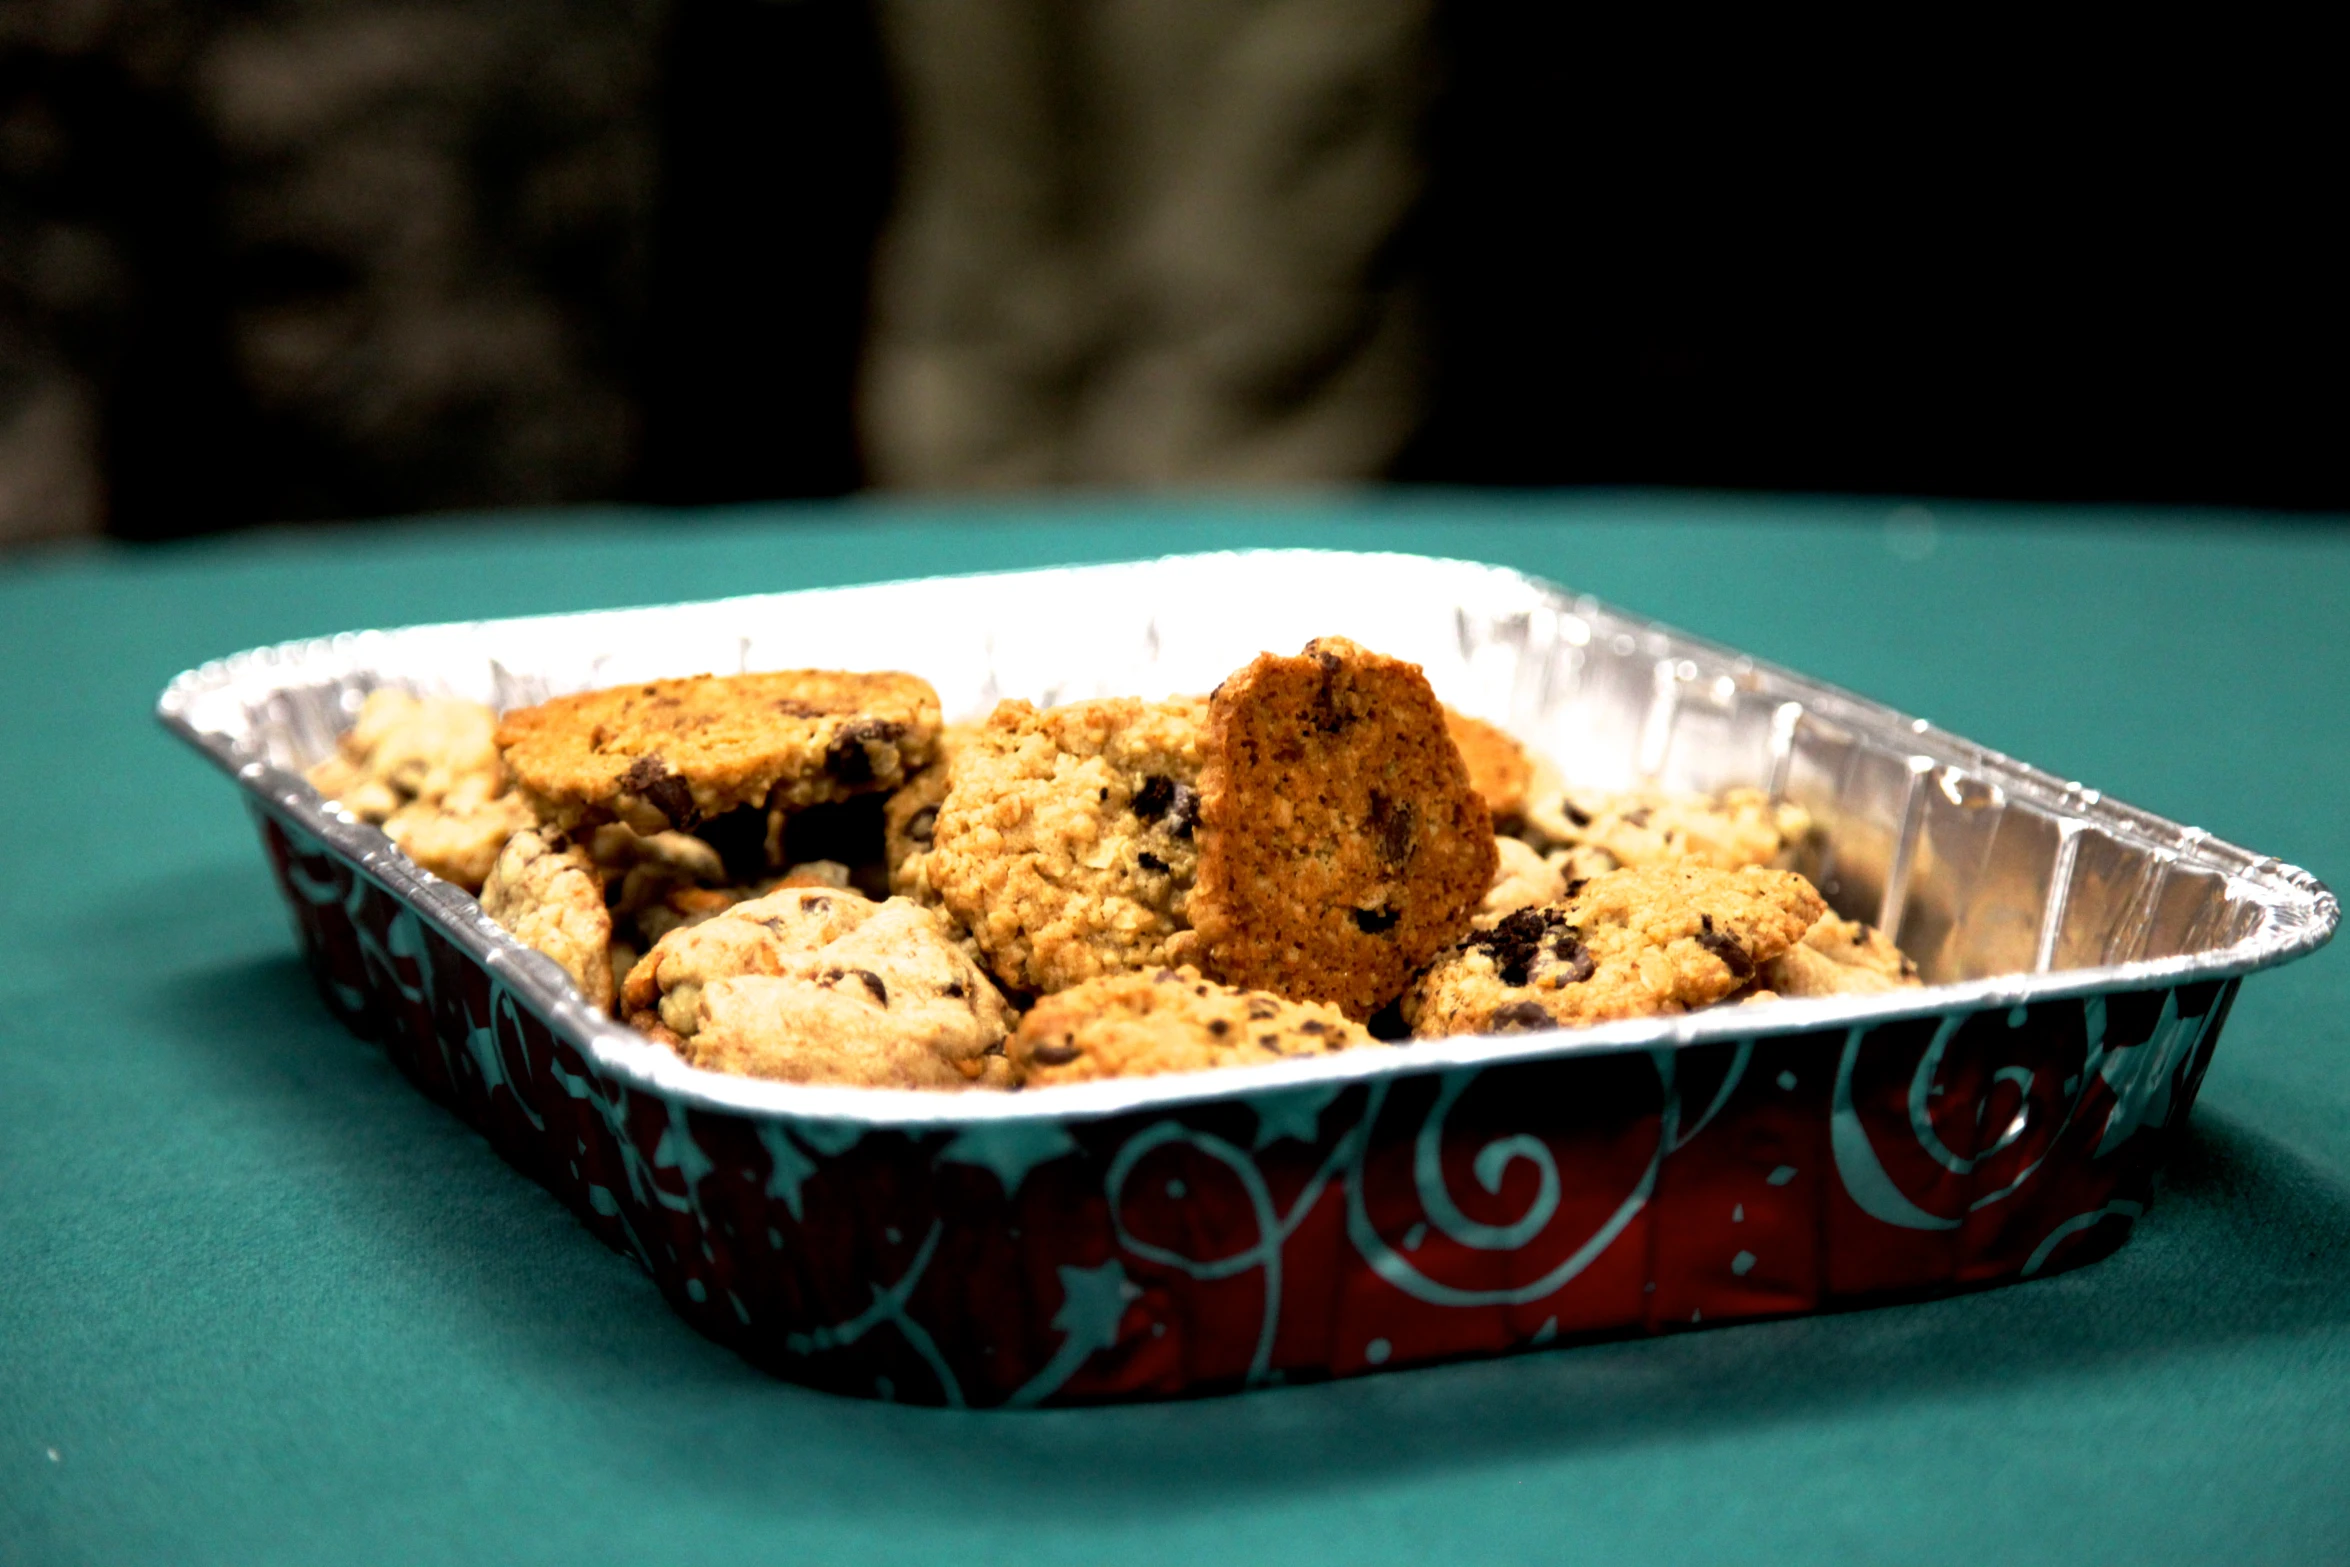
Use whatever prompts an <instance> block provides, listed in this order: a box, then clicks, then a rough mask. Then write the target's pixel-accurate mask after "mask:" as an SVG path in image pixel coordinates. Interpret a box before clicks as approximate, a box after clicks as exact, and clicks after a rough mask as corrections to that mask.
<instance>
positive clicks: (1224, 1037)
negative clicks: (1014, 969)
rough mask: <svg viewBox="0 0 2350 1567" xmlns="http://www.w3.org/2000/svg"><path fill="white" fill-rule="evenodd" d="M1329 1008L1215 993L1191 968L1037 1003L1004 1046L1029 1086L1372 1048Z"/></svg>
mask: <svg viewBox="0 0 2350 1567" xmlns="http://www.w3.org/2000/svg"><path fill="white" fill-rule="evenodd" d="M1376 1043H1377V1041H1375V1040H1373V1039H1372V1038H1371V1036H1370V1035H1369V1034H1368V1033H1366V1032H1365V1031H1364V1030H1363V1027H1362V1025H1360V1024H1358V1023H1354V1022H1350V1021H1348V1019H1347V1018H1346V1016H1345V1015H1344V1014H1343V1013H1341V1012H1339V1011H1338V1010H1337V1009H1336V1008H1335V1007H1327V1006H1321V1005H1318V1004H1316V1003H1314V1002H1310V1001H1284V1000H1282V999H1281V998H1280V997H1279V996H1275V995H1271V994H1268V993H1267V992H1265V991H1262V990H1238V989H1234V988H1233V987H1232V986H1229V985H1218V984H1213V983H1211V982H1210V981H1208V980H1206V979H1203V978H1202V977H1201V976H1200V972H1199V970H1197V969H1194V968H1165V969H1160V970H1159V971H1158V972H1157V973H1155V974H1115V975H1111V976H1109V977H1107V978H1104V979H1093V980H1087V981H1086V982H1085V983H1084V984H1082V985H1078V986H1076V987H1074V988H1072V989H1069V990H1064V991H1061V992H1060V993H1059V994H1057V995H1051V996H1047V997H1045V998H1044V999H1043V1000H1042V1001H1039V1002H1038V1003H1037V1004H1036V1005H1035V1006H1034V1007H1032V1008H1030V1009H1029V1012H1028V1015H1027V1016H1026V1017H1024V1018H1022V1019H1021V1020H1020V1026H1019V1028H1018V1029H1016V1030H1015V1031H1014V1032H1013V1034H1012V1038H1011V1041H1010V1043H1009V1044H1008V1045H1006V1046H1005V1054H1007V1055H1009V1056H1010V1057H1011V1059H1012V1070H1013V1072H1014V1074H1015V1075H1016V1076H1017V1077H1018V1078H1019V1079H1020V1081H1022V1082H1024V1083H1025V1084H1027V1085H1028V1086H1029V1087H1032V1088H1036V1087H1044V1086H1046V1085H1049V1084H1053V1083H1082V1082H1087V1081H1090V1080H1092V1079H1095V1078H1102V1077H1145V1076H1149V1075H1151V1074H1153V1073H1158V1072H1197V1071H1201V1070H1204V1069H1206V1068H1208V1067H1216V1066H1258V1065H1262V1064H1263V1063H1265V1062H1267V1061H1276V1060H1279V1059H1280V1058H1282V1057H1283V1056H1315V1055H1322V1054H1325V1053H1327V1052H1329V1051H1334V1050H1349V1049H1354V1048H1356V1047H1358V1046H1367V1045H1372V1044H1376Z"/></svg>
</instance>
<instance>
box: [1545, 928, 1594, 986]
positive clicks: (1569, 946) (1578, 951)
mask: <svg viewBox="0 0 2350 1567" xmlns="http://www.w3.org/2000/svg"><path fill="white" fill-rule="evenodd" d="M1545 950H1547V951H1548V952H1549V954H1550V957H1551V961H1553V962H1554V963H1557V964H1558V965H1559V966H1560V967H1561V969H1562V970H1563V971H1564V972H1562V973H1557V974H1553V975H1551V976H1550V978H1549V984H1550V986H1551V988H1552V989H1554V990H1559V989H1564V988H1565V987H1566V986H1568V985H1580V984H1582V983H1583V981H1585V980H1587V979H1589V978H1590V977H1591V976H1592V975H1593V974H1594V973H1596V972H1598V969H1599V965H1598V964H1597V963H1596V962H1594V961H1593V960H1592V956H1591V953H1590V950H1589V949H1588V948H1586V947H1585V946H1584V945H1583V938H1582V937H1581V936H1579V935H1577V934H1576V933H1575V932H1573V931H1571V930H1562V931H1560V932H1559V933H1558V934H1557V935H1555V936H1553V937H1551V938H1550V943H1549V945H1548V947H1547V948H1546V949H1545Z"/></svg>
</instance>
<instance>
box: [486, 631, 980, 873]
mask: <svg viewBox="0 0 2350 1567" xmlns="http://www.w3.org/2000/svg"><path fill="white" fill-rule="evenodd" d="M938 729H939V718H938V694H937V693H936V692H934V691H932V690H931V689H930V684H929V682H927V681H924V680H920V679H917V678H916V677H914V676H912V675H905V674H894V673H882V674H847V673H843V672H841V671H838V670H825V669H797V670H783V671H778V672H774V673H769V674H757V675H726V676H717V675H702V676H699V677H696V678H694V679H690V680H652V681H647V682H645V683H644V684H642V685H633V686H615V687H613V688H611V689H609V690H604V691H586V692H581V693H580V694H578V695H576V696H564V697H557V698H555V699H554V700H553V701H551V702H543V703H541V704H539V705H538V706H537V707H531V708H524V709H522V710H521V711H519V712H513V713H508V714H507V715H506V717H505V720H504V721H503V722H502V723H500V724H499V726H498V746H499V749H500V750H501V752H502V753H503V755H504V757H505V761H506V766H507V769H508V770H509V771H510V772H511V773H512V774H513V776H514V779H515V782H516V784H517V785H518V786H519V787H520V788H521V789H522V791H523V793H524V794H525V795H526V796H528V797H529V799H530V801H531V804H532V806H533V808H535V809H536V810H537V811H538V813H539V815H540V816H541V817H542V818H543V819H545V820H547V821H550V822H553V823H554V824H555V825H557V826H559V827H565V828H569V827H571V826H573V825H575V824H578V823H580V822H597V821H605V820H618V821H622V822H625V823H627V824H628V825H629V826H631V827H633V828H635V829H636V830H637V831H638V832H641V833H655V832H660V831H662V830H664V829H667V828H680V829H683V828H691V827H694V826H696V825H697V824H699V823H701V822H702V821H705V820H707V819H710V818H713V817H718V816H723V815H725V814H726V813H727V812H729V811H732V810H735V809H737V808H739V807H742V806H764V807H773V808H778V809H783V810H798V809H802V808H804V807H807V806H811V805H821V804H825V803H828V802H832V801H838V800H845V799H848V798H849V797H851V796H853V795H858V794H864V793H868V792H871V791H874V790H881V789H894V788H896V787H897V786H898V785H900V784H902V783H904V782H905V780H906V778H907V777H908V776H909V775H910V774H912V773H915V772H918V771H920V770H921V768H922V767H923V766H925V765H926V764H927V763H928V762H929V761H930V759H931V755H932V753H933V752H934V751H935V749H936V748H937V744H938Z"/></svg>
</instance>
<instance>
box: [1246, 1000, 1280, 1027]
mask: <svg viewBox="0 0 2350 1567" xmlns="http://www.w3.org/2000/svg"><path fill="white" fill-rule="evenodd" d="M1248 1015H1249V1016H1250V1017H1251V1018H1252V1019H1254V1020H1256V1021H1258V1022H1263V1021H1264V1020H1265V1019H1266V1018H1269V1017H1279V1016H1280V1015H1281V1003H1280V1002H1278V1001H1274V1000H1272V999H1270V998H1269V997H1265V996H1251V997H1250V998H1249V1003H1248Z"/></svg>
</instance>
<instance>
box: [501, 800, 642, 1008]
mask: <svg viewBox="0 0 2350 1567" xmlns="http://www.w3.org/2000/svg"><path fill="white" fill-rule="evenodd" d="M481 911H482V912H483V913H484V914H487V915H488V916H489V917H490V918H491V919H493V920H496V921H497V922H498V923H499V924H500V925H503V926H504V927H505V928H506V929H507V930H508V931H510V932H512V934H513V936H514V939H515V940H517V941H519V942H521V943H522V944H523V945H524V946H526V947H532V948H535V949H537V950H538V951H540V952H543V953H545V954H546V955H547V956H548V957H550V958H553V959H554V960H555V961H556V962H557V963H559V964H561V965H562V966H563V971H564V972H565V973H566V974H569V975H570V976H571V980H572V983H573V984H575V985H577V986H578V987H579V992H580V994H581V995H583V996H585V997H586V998H587V1001H588V1004H589V1005H590V1006H592V1007H594V1008H596V1009H597V1010H598V1011H609V1010H611V1006H612V963H611V950H610V949H611V944H612V915H611V913H610V911H608V910H607V909H606V908H605V907H604V878H603V874H602V872H601V871H600V870H598V868H597V866H596V862H595V861H594V860H593V859H592V858H590V857H589V854H588V851H587V850H586V849H585V848H584V847H582V846H581V845H579V844H577V843H574V842H572V841H571V840H570V839H569V838H567V837H565V836H564V835H563V834H562V833H560V832H557V831H555V830H554V829H552V828H546V827H526V828H524V829H523V830H522V831H520V832H518V833H516V834H515V835H514V836H513V837H512V838H511V839H509V840H507V843H506V846H505V848H504V849H503V850H501V851H500V852H499V854H498V859H497V863H496V864H495V865H493V866H492V867H491V869H490V873H489V878H488V880H487V881H486V882H485V883H484V884H483V886H482V889H481Z"/></svg>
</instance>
